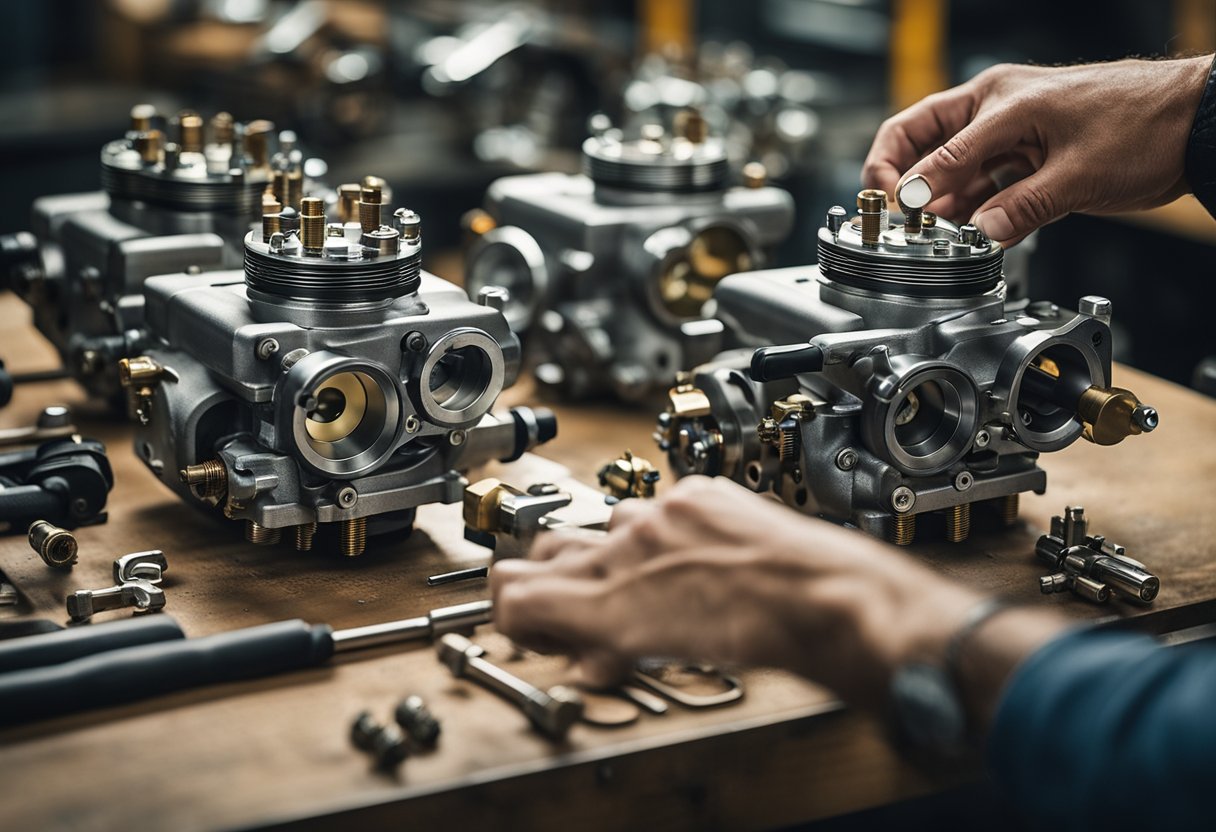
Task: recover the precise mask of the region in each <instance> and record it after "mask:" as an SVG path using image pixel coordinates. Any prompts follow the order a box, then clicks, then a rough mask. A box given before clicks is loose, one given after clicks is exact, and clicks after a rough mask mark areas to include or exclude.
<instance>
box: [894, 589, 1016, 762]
mask: <svg viewBox="0 0 1216 832" xmlns="http://www.w3.org/2000/svg"><path fill="white" fill-rule="evenodd" d="M1010 606H1011V604H1010V603H1009V602H1008V601H1005V600H1003V599H1001V598H986V599H984V600H983V601H980V602H979V603H977V604H976V605H975V606H973V607H972V608H971V609H970V610H968V611H967V615H966V616H965V617H964V619H963V623H962V624H961V625H960V626H959V628H958V629H957V630H956V631H955V632H954V635H952V636H951V637H950V641H949V642H947V643H946V649H945V651H944V653H943V655H942V660H941V663H940V664H933V663H930V662H908V663H907V664H904V665H901V666H900V667H898V668H896V670H895V673H894V675H893V676H892V677H891V696H890V713H889V720H888V722H889V727H890V729H891V732H892V734H893V736H894V739H895V742H896V744H897V745H899V746H900V747H902V748H905V749H908V750H914V751H917V752H921V753H927V754H929V755H931V756H934V757H941V758H952V757H961V756H964V755H966V754H967V753H969V752H971V751H973V750H974V742H973V741H974V739H975V737H974V732H972V731H971V730H970V728H971V726H970V725H968V722H967V712H966V709H965V708H964V707H963V700H962V696H961V695H960V693H959V666H958V665H959V655H960V654H961V652H962V649H963V646H964V645H965V644H966V642H967V639H968V638H970V637H971V635H972V634H973V633H974V632H975V631H976V630H978V629H979V628H980V627H981V626H982V625H983V624H984V623H986V622H987V621H988V620H989V619H990V618H992V617H993V616H995V615H997V614H999V613H1001V612H1003V611H1005V610H1007V609H1009V608H1010Z"/></svg>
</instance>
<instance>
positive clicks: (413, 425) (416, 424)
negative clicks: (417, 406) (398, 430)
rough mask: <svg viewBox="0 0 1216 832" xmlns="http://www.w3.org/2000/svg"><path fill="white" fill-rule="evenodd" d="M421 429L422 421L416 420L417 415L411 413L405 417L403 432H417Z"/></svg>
mask: <svg viewBox="0 0 1216 832" xmlns="http://www.w3.org/2000/svg"><path fill="white" fill-rule="evenodd" d="M421 429H422V422H420V421H419V420H418V417H417V416H415V415H414V414H412V413H411V414H410V415H409V416H406V417H405V432H406V433H417V432H418V431H420V430H421Z"/></svg>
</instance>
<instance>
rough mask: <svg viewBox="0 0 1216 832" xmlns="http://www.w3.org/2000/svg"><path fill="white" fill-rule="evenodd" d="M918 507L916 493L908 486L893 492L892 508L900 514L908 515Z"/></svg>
mask: <svg viewBox="0 0 1216 832" xmlns="http://www.w3.org/2000/svg"><path fill="white" fill-rule="evenodd" d="M914 505H916V492H914V491H913V490H912V489H911V488H908V486H906V485H901V486H900V487H899V488H897V489H895V490H894V491H892V492H891V508H893V509H895V510H896V511H897V512H899V513H900V514H907V513H908V512H909V511H911V510H912V507H913V506H914Z"/></svg>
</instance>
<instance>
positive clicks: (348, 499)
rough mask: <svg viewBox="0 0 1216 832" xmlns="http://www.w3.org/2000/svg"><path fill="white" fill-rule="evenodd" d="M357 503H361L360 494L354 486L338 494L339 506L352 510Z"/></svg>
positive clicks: (347, 487)
mask: <svg viewBox="0 0 1216 832" xmlns="http://www.w3.org/2000/svg"><path fill="white" fill-rule="evenodd" d="M357 502H359V492H358V491H356V490H355V489H354V487H353V486H350V485H348V486H346V487H345V488H343V489H342V490H340V491H339V492H338V505H340V506H342V508H350V507H351V506H353V505H354V504H355V503H357Z"/></svg>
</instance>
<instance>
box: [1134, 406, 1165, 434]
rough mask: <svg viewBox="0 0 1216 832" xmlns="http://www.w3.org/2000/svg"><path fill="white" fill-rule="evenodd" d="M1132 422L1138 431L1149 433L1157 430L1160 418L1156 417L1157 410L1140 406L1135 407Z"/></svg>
mask: <svg viewBox="0 0 1216 832" xmlns="http://www.w3.org/2000/svg"><path fill="white" fill-rule="evenodd" d="M1132 421H1133V422H1134V423H1135V424H1136V426H1137V427H1138V428H1140V430H1142V431H1144V432H1145V433H1150V432H1152V431H1154V430H1156V429H1157V425H1159V424H1160V423H1161V417H1160V416H1158V415H1157V408H1155V407H1149V406H1148V405H1146V404H1140V405H1136V409H1135V410H1133V411H1132Z"/></svg>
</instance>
